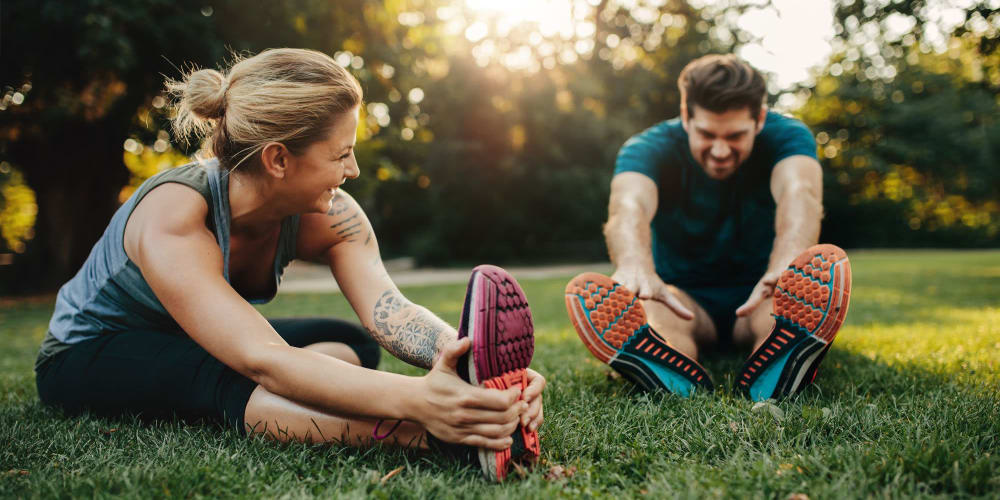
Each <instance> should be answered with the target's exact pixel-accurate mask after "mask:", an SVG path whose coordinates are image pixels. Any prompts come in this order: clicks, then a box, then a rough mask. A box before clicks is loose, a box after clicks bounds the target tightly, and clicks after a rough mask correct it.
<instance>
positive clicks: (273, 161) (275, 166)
mask: <svg viewBox="0 0 1000 500" xmlns="http://www.w3.org/2000/svg"><path fill="white" fill-rule="evenodd" d="M289 157H290V153H289V151H288V148H286V147H285V145H284V144H282V143H280V142H269V143H267V144H265V145H264V149H261V150H260V163H261V165H262V166H263V170H264V174H265V175H269V176H271V177H273V178H275V179H284V178H285V172H286V171H287V169H288V161H289V159H290V158H289Z"/></svg>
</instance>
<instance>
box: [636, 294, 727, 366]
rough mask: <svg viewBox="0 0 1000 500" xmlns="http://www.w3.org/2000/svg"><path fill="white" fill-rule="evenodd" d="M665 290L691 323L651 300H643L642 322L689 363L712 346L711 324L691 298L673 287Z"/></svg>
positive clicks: (712, 331) (714, 333)
mask: <svg viewBox="0 0 1000 500" xmlns="http://www.w3.org/2000/svg"><path fill="white" fill-rule="evenodd" d="M668 288H670V293H672V294H673V295H674V296H675V297H677V298H678V299H679V300H680V301H681V303H683V304H684V307H686V308H688V310H690V311H691V312H693V313H694V319H692V320H686V319H683V318H681V317H679V316H677V315H676V314H674V312H673V311H671V310H670V308H668V307H667V306H665V305H663V304H662V303H660V302H657V301H655V300H643V301H642V307H643V308H644V309H645V310H646V321H647V322H648V323H649V326H651V327H653V330H656V332H657V333H659V334H660V336H662V337H664V338H665V339H666V340H668V341H669V342H670V344H671V345H673V346H674V348H676V349H677V350H678V351H680V352H682V353H684V354H686V355H687V356H688V357H690V358H691V359H698V353H699V351H700V350H704V349H705V348H708V347H710V346H712V345H714V344H715V343H716V342H717V340H718V333H717V332H716V331H715V324H713V322H712V319H711V317H709V315H708V313H707V312H706V311H705V309H704V308H703V307H702V306H701V305H700V304H698V302H697V301H696V300H694V299H693V298H692V297H691V295H689V294H688V293H687V292H685V291H684V290H681V289H680V288H677V287H675V286H671V285H668Z"/></svg>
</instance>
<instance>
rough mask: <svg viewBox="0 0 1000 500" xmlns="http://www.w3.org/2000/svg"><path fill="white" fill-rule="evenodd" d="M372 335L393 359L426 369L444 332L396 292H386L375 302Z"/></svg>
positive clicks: (426, 315)
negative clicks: (394, 357)
mask: <svg viewBox="0 0 1000 500" xmlns="http://www.w3.org/2000/svg"><path fill="white" fill-rule="evenodd" d="M373 312H374V323H375V329H374V330H372V332H371V333H372V335H373V336H374V337H375V339H376V340H377V341H378V343H379V344H381V345H382V346H383V347H385V348H386V349H388V350H389V352H391V353H392V354H393V355H394V356H396V357H397V358H399V359H401V360H403V361H406V362H407V363H410V364H412V365H415V366H420V367H424V368H430V366H431V363H432V362H433V360H434V354H435V353H436V352H437V343H438V338H439V337H440V336H441V333H442V332H443V331H444V328H442V325H441V321H440V320H438V319H437V318H435V317H434V316H433V315H431V314H430V313H429V312H428V311H427V310H426V309H423V308H420V307H417V306H416V305H414V304H413V303H412V302H410V301H409V300H406V298H405V297H403V294H401V293H400V292H399V291H397V290H386V292H385V293H383V294H382V296H381V297H379V299H378V301H377V302H376V303H375V310H374V311H373Z"/></svg>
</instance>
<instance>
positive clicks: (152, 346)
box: [36, 49, 545, 478]
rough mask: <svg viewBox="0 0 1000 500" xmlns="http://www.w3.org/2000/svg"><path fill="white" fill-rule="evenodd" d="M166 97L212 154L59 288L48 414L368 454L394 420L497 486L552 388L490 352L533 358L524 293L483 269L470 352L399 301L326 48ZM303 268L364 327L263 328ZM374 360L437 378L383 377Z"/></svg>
mask: <svg viewBox="0 0 1000 500" xmlns="http://www.w3.org/2000/svg"><path fill="white" fill-rule="evenodd" d="M168 89H169V90H170V91H171V93H172V95H173V96H174V98H175V101H174V102H175V107H176V111H177V113H176V117H175V118H174V127H175V130H176V131H177V132H178V133H179V135H180V136H185V137H187V136H189V134H191V133H196V134H199V135H202V136H207V137H208V138H209V140H210V144H211V147H212V150H213V152H214V154H215V158H214V159H212V160H209V161H206V162H203V164H191V165H186V166H183V167H178V168H176V169H172V170H168V171H167V172H164V173H161V174H159V175H157V176H155V177H153V178H151V179H149V180H148V181H147V182H146V183H144V184H143V186H141V187H140V188H139V189H138V190H137V191H136V193H135V194H134V195H133V196H132V198H131V199H130V200H129V201H128V202H126V203H125V204H124V205H123V206H122V207H121V208H120V209H119V210H118V212H117V213H116V214H115V216H114V218H113V219H112V221H111V223H110V225H109V227H108V229H107V230H106V231H105V233H104V235H103V237H102V238H101V240H100V241H99V242H98V243H97V244H96V245H95V247H94V249H93V251H92V252H91V255H90V257H89V258H88V260H87V262H86V263H85V264H84V266H83V268H82V269H81V270H80V272H79V273H78V274H77V275H76V277H74V278H73V279H72V280H71V281H70V282H68V283H67V284H66V285H65V286H63V287H62V289H60V291H59V295H58V298H57V301H56V308H55V313H54V315H53V318H52V321H51V323H50V326H49V333H48V335H47V337H46V339H45V341H44V342H43V344H42V349H41V352H40V353H39V359H38V362H37V363H36V372H37V384H38V392H39V396H40V398H41V400H42V401H43V402H44V403H46V404H51V405H54V406H58V407H62V408H64V409H65V410H67V411H69V412H71V413H75V412H79V411H82V410H84V409H90V410H92V411H94V412H96V413H98V414H105V415H116V414H122V413H139V414H142V415H144V416H151V417H161V416H170V415H178V416H180V417H182V418H185V419H207V420H216V421H219V422H223V423H226V424H228V425H232V426H235V427H237V428H238V429H239V430H240V431H241V432H247V433H250V434H265V435H268V436H270V437H272V438H275V439H278V440H288V439H296V440H302V441H309V442H316V441H339V442H344V443H350V444H353V445H358V446H362V445H367V444H370V443H371V442H372V439H371V438H370V435H376V436H377V437H382V436H381V435H379V434H378V432H379V429H378V426H377V424H378V421H379V420H380V419H392V420H396V421H397V422H396V424H395V426H394V427H392V428H393V429H394V432H392V436H391V440H390V441H391V442H394V443H397V444H399V445H403V446H412V447H431V448H439V449H442V450H446V451H450V452H454V451H456V450H458V451H459V454H462V453H461V451H462V450H463V449H464V448H463V447H472V448H469V449H471V450H473V451H474V449H475V448H479V455H480V461H481V463H482V464H483V465H484V470H485V471H486V473H487V475H488V476H490V477H495V478H502V477H503V476H504V475H505V474H506V470H507V469H506V467H507V462H508V461H509V460H510V458H511V457H510V456H511V453H512V452H511V450H510V447H511V445H512V444H513V443H514V442H515V441H517V442H518V443H521V444H524V443H523V442H524V440H525V439H528V440H529V441H530V440H531V439H535V440H536V443H537V433H535V431H536V430H537V428H538V426H539V425H541V423H542V420H543V415H542V396H541V393H542V389H543V388H544V385H545V380H544V378H543V377H542V376H541V375H539V374H538V373H536V372H534V371H532V370H525V369H526V368H527V362H530V353H529V354H528V356H527V358H526V359H525V358H524V356H523V352H522V355H521V356H520V357H519V358H516V359H515V358H511V357H510V355H509V354H505V353H502V352H500V350H499V349H496V348H494V346H495V345H496V342H500V341H504V342H506V341H508V340H509V339H510V338H516V340H517V341H518V342H520V344H521V345H522V347H525V348H527V347H531V346H533V337H532V332H531V324H530V316H524V315H523V314H522V313H524V312H526V310H527V304H526V302H525V301H524V300H523V297H524V296H523V292H521V291H520V288H519V287H517V285H516V283H514V282H513V279H512V278H509V275H506V273H504V272H503V271H502V270H499V269H498V268H492V267H490V268H485V267H484V268H481V269H477V271H476V272H474V273H473V278H472V280H471V281H470V292H471V291H472V290H473V289H474V290H476V292H477V293H475V294H473V293H470V294H469V296H470V298H468V299H467V301H466V310H465V311H464V313H463V320H462V325H461V329H462V331H463V334H465V333H468V335H467V336H469V337H471V340H465V339H464V338H463V339H461V340H458V332H456V330H455V329H453V328H452V327H450V326H449V325H447V324H446V323H445V322H444V321H442V320H440V319H439V318H437V317H435V316H434V315H433V314H431V313H430V312H429V311H428V310H427V309H425V308H423V307H420V306H418V305H415V304H413V303H411V302H409V301H408V300H407V299H406V298H405V297H404V296H403V295H402V294H401V293H400V292H399V290H398V289H397V288H396V286H395V285H394V284H393V282H392V281H391V280H390V279H389V276H388V274H387V273H386V271H385V268H384V267H383V265H382V262H381V259H380V257H379V252H378V244H377V242H376V238H375V235H374V234H373V232H372V228H371V224H370V223H369V221H368V218H367V217H366V216H365V214H364V212H363V211H362V210H361V208H360V207H359V206H358V204H357V203H356V202H355V201H354V199H352V198H351V197H350V196H349V195H348V194H347V193H345V192H343V191H341V190H340V189H339V188H340V186H341V185H342V184H343V183H344V182H345V181H346V180H348V179H353V178H356V177H357V176H358V175H359V173H360V171H359V168H358V165H357V163H356V161H355V158H354V143H355V137H356V133H355V131H356V129H357V124H358V109H359V107H360V105H361V100H362V98H361V89H360V86H359V84H358V83H357V81H356V80H355V79H354V78H353V77H352V76H351V75H350V74H348V73H347V72H346V71H345V70H344V69H343V68H341V67H340V66H338V65H337V64H335V63H334V61H333V60H332V59H331V58H330V57H328V56H326V55H324V54H321V53H319V52H314V51H308V50H299V49H276V50H268V51H265V52H263V53H261V54H258V55H257V56H254V57H251V58H249V59H246V60H243V61H240V62H238V63H237V64H235V65H234V66H233V67H232V68H231V69H230V70H229V71H228V72H227V74H225V75H223V74H222V73H220V72H217V71H214V70H199V71H194V72H192V73H190V74H188V75H187V76H186V77H185V79H184V80H183V81H171V82H168ZM293 258H299V259H306V260H322V261H323V262H326V263H328V264H329V266H330V269H331V271H332V273H333V276H334V278H335V279H336V280H337V283H338V285H339V286H340V288H341V290H343V293H344V295H345V296H346V297H347V299H348V301H349V302H350V303H351V306H352V307H353V308H354V310H355V312H356V313H357V314H358V317H359V318H360V320H361V322H362V324H363V325H364V327H365V329H364V330H362V329H361V328H359V327H356V326H354V325H352V324H350V323H347V322H344V321H340V320H337V319H291V320H272V321H268V320H266V319H265V318H264V317H262V316H261V315H260V313H258V312H257V310H256V309H254V307H253V306H251V305H250V303H258V302H266V301H268V300H270V299H271V298H273V297H274V295H275V293H276V290H277V284H278V281H279V280H280V277H281V273H282V270H283V268H284V267H285V266H286V265H287V264H288V262H289V261H291V260H292V259H293ZM504 281H506V282H507V283H508V285H504V286H506V288H503V286H501V287H499V288H498V287H497V286H493V285H490V283H494V284H496V283H500V282H504ZM510 283H513V287H511V286H509V284H510ZM491 286H492V288H491ZM501 289H502V290H501ZM503 290H507V291H508V292H510V293H509V294H508V298H507V299H506V301H505V302H506V303H508V305H509V303H513V302H515V301H514V300H513V299H511V298H510V297H515V298H518V297H519V299H518V300H519V301H520V302H519V303H518V305H519V307H520V308H519V309H517V314H519V315H520V316H519V317H521V318H522V319H523V317H527V318H528V321H527V323H524V322H523V321H522V322H520V323H518V325H520V326H517V325H515V327H513V328H508V330H512V331H513V333H510V334H508V333H500V334H499V335H501V337H502V338H493V337H491V335H494V334H496V333H497V331H498V330H495V329H494V328H493V327H494V326H495V324H494V323H495V322H496V321H501V322H502V321H506V320H505V319H504V318H508V317H513V316H511V315H513V314H515V313H514V312H511V311H512V310H510V307H507V308H506V309H504V310H502V311H501V310H500V309H498V308H495V307H493V306H491V305H490V301H491V300H495V299H496V298H497V297H499V295H498V294H503V293H506V292H503ZM515 292H516V293H515ZM470 301H471V302H470ZM497 312H499V314H493V313H497ZM487 313H489V314H487ZM477 318H479V319H478V320H477ZM487 318H493V319H492V320H490V321H494V323H489V321H486V319H487ZM497 318H499V319H497ZM508 319H509V318H508ZM476 321H479V325H478V326H476V327H473V328H469V325H470V324H471V323H473V322H476ZM484 325H485V326H484ZM508 326H510V325H508ZM484 328H485V330H484ZM366 330H367V331H366ZM464 336H466V335H463V337H464ZM372 339H374V340H375V341H377V343H378V344H377V345H376V344H375V342H373V341H372ZM490 342H493V344H491V343H490ZM527 344H531V345H530V346H528V345H527ZM378 345H381V346H382V347H384V348H385V349H387V350H388V351H389V352H391V353H392V354H393V355H395V356H396V357H398V358H400V359H402V360H404V361H406V362H408V363H411V364H413V365H417V366H421V367H424V368H428V369H429V370H430V371H429V372H428V373H427V375H425V376H422V377H406V376H402V375H397V374H392V373H386V372H379V371H375V370H373V369H374V368H375V366H376V365H377V363H378V359H379V349H378ZM470 345H475V346H476V347H477V349H476V351H475V353H471V354H467V351H469V347H470ZM522 351H523V349H522ZM463 356H466V357H468V358H469V359H468V360H461V361H460V358H462V357H463ZM490 363H492V365H491V364H490ZM498 363H499V364H498ZM505 363H506V364H505ZM511 363H513V364H511ZM459 365H461V366H459ZM500 365H503V366H508V367H512V368H514V369H516V370H517V373H518V374H519V376H520V377H521V378H520V379H518V380H514V378H516V377H512V376H511V375H509V374H507V376H506V378H504V377H500V375H502V374H501V373H499V372H497V373H485V374H481V375H484V376H483V377H479V378H474V379H473V380H475V381H477V382H481V384H480V385H484V386H487V387H496V388H499V389H501V390H496V389H489V388H483V387H476V386H474V385H470V384H468V383H467V382H466V381H464V380H463V379H462V378H461V377H459V376H458V371H459V370H460V369H461V371H462V372H463V373H465V372H466V370H467V368H466V367H467V366H471V367H473V369H472V371H475V366H483V367H485V366H500ZM487 378H489V380H487ZM465 379H466V380H468V379H469V374H466V376H465ZM487 382H490V383H487ZM359 395H361V396H363V397H358V396H359ZM512 435H513V437H512ZM446 443H448V444H446ZM529 444H530V443H529ZM455 445H458V446H455ZM534 451H535V452H537V446H535V447H534ZM518 454H519V453H518V452H516V451H515V452H514V455H515V457H514V458H517V455H518ZM529 455H530V454H529Z"/></svg>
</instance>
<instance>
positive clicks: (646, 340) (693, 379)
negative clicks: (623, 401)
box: [566, 273, 713, 397]
mask: <svg viewBox="0 0 1000 500" xmlns="http://www.w3.org/2000/svg"><path fill="white" fill-rule="evenodd" d="M566 310H567V312H568V313H569V318H570V320H572V321H573V326H574V327H576V333H577V334H579V335H580V340H583V344H584V345H585V346H587V349H589V350H590V352H591V353H592V354H593V355H594V356H596V357H597V359H599V360H601V361H603V362H604V363H607V364H608V365H610V366H611V368H614V369H615V370H616V371H617V372H618V373H621V374H622V376H624V377H625V378H627V379H629V380H631V381H633V382H635V383H636V384H638V385H639V386H640V387H642V388H644V389H646V390H650V391H652V390H658V389H664V390H667V391H670V392H672V393H674V394H678V395H681V396H685V397H688V396H691V395H692V394H693V393H694V392H695V391H696V390H706V391H711V390H712V389H713V386H712V381H711V378H709V376H708V372H706V371H705V369H704V368H702V367H701V365H699V364H698V362H697V361H695V360H693V359H691V358H689V357H687V356H686V355H684V354H682V353H681V352H680V351H678V350H677V349H674V348H673V347H672V346H671V345H670V343H669V342H667V340H666V339H664V338H663V337H661V336H660V335H659V334H657V333H656V331H654V330H653V329H652V328H651V327H650V326H649V325H648V324H647V323H646V312H645V311H644V310H643V308H642V303H641V302H640V301H639V300H638V299H637V298H636V297H635V295H633V294H632V292H630V291H628V290H626V289H625V287H623V286H621V285H620V284H618V283H616V282H615V281H614V280H612V279H611V278H609V277H607V276H604V275H603V274H597V273H583V274H581V275H579V276H577V277H575V278H573V279H572V280H571V281H570V282H569V284H568V285H566Z"/></svg>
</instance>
